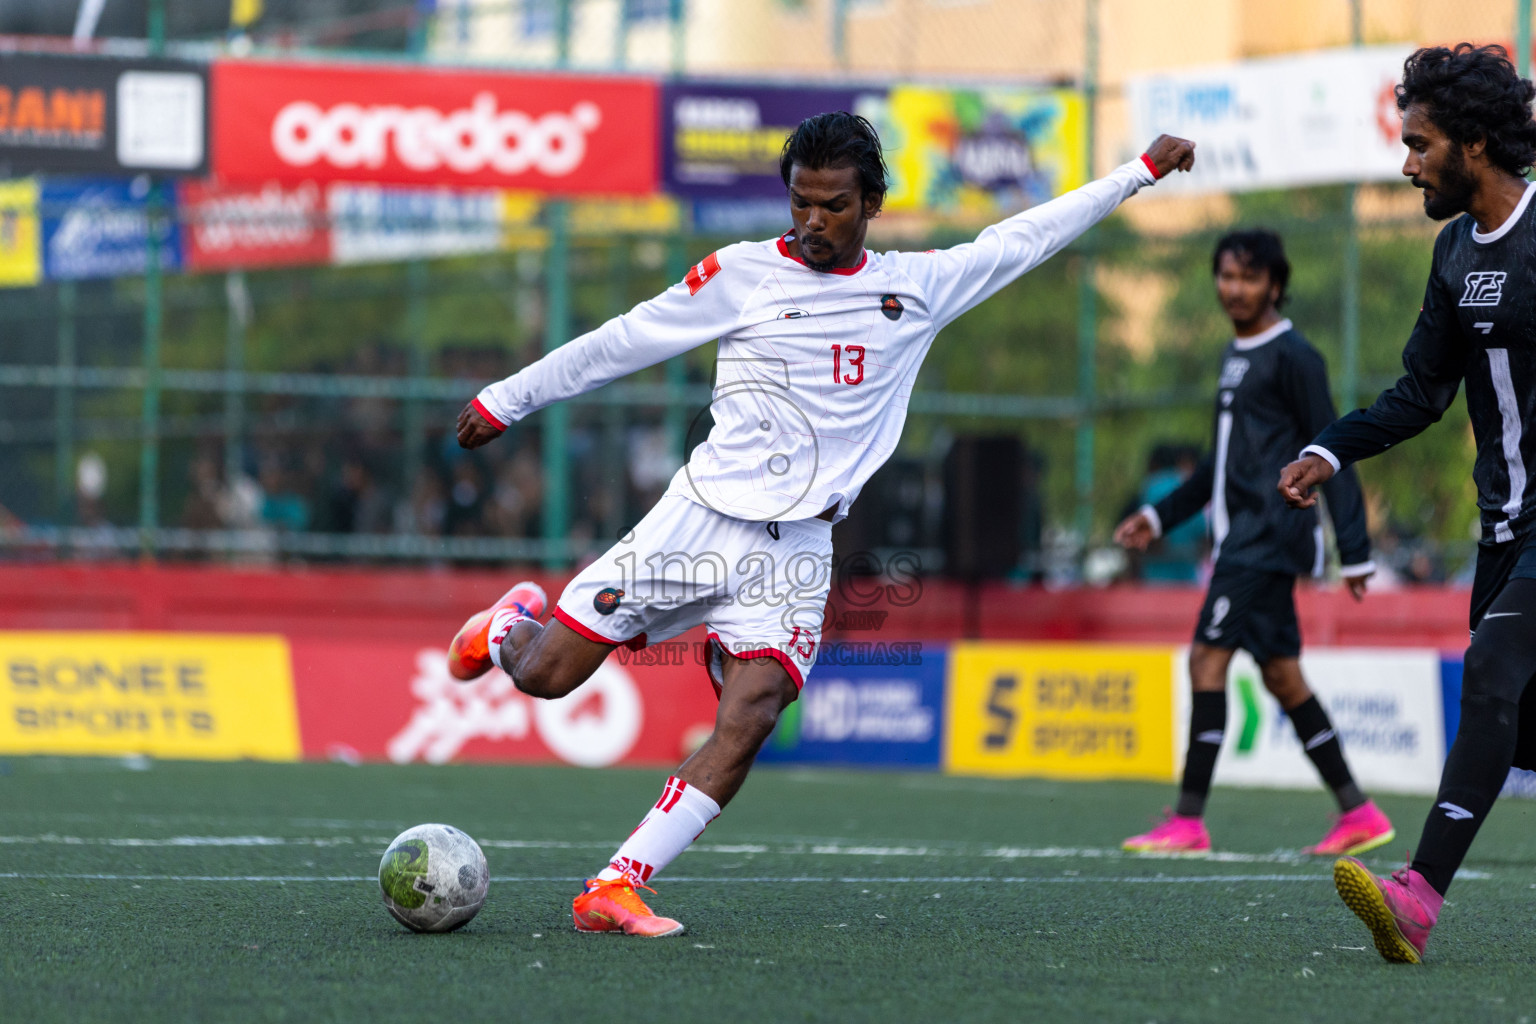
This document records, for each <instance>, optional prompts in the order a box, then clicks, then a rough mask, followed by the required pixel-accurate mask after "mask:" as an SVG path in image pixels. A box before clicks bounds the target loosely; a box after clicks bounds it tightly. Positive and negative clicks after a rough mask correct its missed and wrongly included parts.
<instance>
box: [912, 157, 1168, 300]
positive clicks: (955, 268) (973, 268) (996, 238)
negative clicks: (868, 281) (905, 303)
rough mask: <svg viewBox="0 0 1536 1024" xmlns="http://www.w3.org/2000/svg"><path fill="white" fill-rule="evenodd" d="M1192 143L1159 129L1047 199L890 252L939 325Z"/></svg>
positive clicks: (1055, 248) (1097, 216)
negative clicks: (1105, 169) (1135, 151)
mask: <svg viewBox="0 0 1536 1024" xmlns="http://www.w3.org/2000/svg"><path fill="white" fill-rule="evenodd" d="M1194 161H1195V144H1194V143H1193V142H1190V141H1189V140H1187V139H1177V138H1174V137H1173V136H1170V135H1160V136H1158V137H1157V139H1155V140H1154V141H1153V143H1152V147H1151V148H1150V149H1149V150H1148V151H1147V152H1146V153H1143V154H1142V155H1141V156H1139V157H1137V158H1136V159H1135V160H1132V161H1130V162H1128V163H1125V164H1122V165H1120V166H1119V167H1117V168H1115V169H1114V170H1113V171H1111V172H1110V173H1108V174H1106V175H1105V176H1104V177H1102V178H1099V179H1097V180H1095V181H1090V182H1088V183H1087V184H1086V185H1083V186H1081V187H1079V188H1075V189H1073V190H1072V191H1070V192H1067V193H1066V194H1064V195H1060V196H1057V197H1056V198H1055V199H1052V200H1051V201H1050V202H1048V203H1041V204H1040V205H1039V206H1034V207H1031V208H1030V209H1028V210H1025V211H1024V212H1023V213H1019V214H1015V215H1014V216H1012V217H1009V218H1007V219H1006V220H1002V221H999V222H997V223H996V224H993V225H992V226H991V227H989V228H987V229H986V230H984V231H983V232H982V233H981V234H980V235H978V236H976V240H975V241H974V242H966V243H965V244H963V245H957V246H954V247H952V248H949V249H941V250H938V251H936V252H927V253H902V254H898V258H899V259H900V260H901V261H902V267H903V269H904V270H905V271H906V273H907V274H908V275H909V276H910V277H911V278H912V280H913V281H914V282H915V283H916V284H917V285H918V286H919V287H920V288H921V289H922V291H923V293H924V296H925V297H926V299H927V300H928V308H929V309H930V310H931V311H932V313H933V318H934V321H935V323H936V325H937V326H938V327H940V328H942V327H944V326H945V325H946V324H948V323H950V322H952V321H953V320H955V319H956V318H957V317H959V316H960V315H961V314H963V313H965V312H966V311H967V310H969V309H972V308H974V307H975V306H976V305H978V304H979V303H981V302H983V301H985V300H986V299H988V298H989V297H991V296H992V295H995V294H997V292H998V290H999V289H1001V288H1003V287H1004V286H1006V285H1008V284H1010V283H1012V282H1013V281H1015V280H1017V279H1018V278H1019V276H1020V275H1022V274H1025V273H1027V272H1029V271H1030V270H1032V269H1033V268H1035V267H1037V266H1039V265H1040V264H1041V263H1044V262H1045V261H1046V260H1048V259H1050V258H1051V257H1052V256H1054V255H1055V254H1056V253H1058V252H1060V251H1061V250H1062V249H1063V248H1065V247H1066V246H1067V245H1069V244H1070V243H1071V242H1072V241H1073V240H1075V239H1076V238H1077V237H1078V236H1080V235H1081V234H1082V233H1083V232H1085V231H1087V230H1088V229H1089V228H1091V227H1093V226H1094V225H1095V224H1097V223H1098V222H1099V221H1101V220H1103V219H1104V218H1105V217H1108V216H1109V215H1110V214H1111V213H1113V212H1115V209H1116V208H1117V207H1118V206H1119V205H1120V204H1121V203H1123V202H1125V200H1127V199H1129V198H1130V197H1131V196H1133V195H1135V194H1136V193H1137V191H1139V190H1140V189H1142V188H1144V187H1146V186H1148V185H1151V184H1153V183H1155V182H1156V181H1157V180H1158V179H1159V178H1161V177H1163V176H1164V175H1166V174H1171V173H1172V172H1173V171H1175V170H1188V169H1190V168H1191V167H1193V166H1194Z"/></svg>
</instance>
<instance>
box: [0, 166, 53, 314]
mask: <svg viewBox="0 0 1536 1024" xmlns="http://www.w3.org/2000/svg"><path fill="white" fill-rule="evenodd" d="M40 246H41V243H40V242H39V240H38V221H37V179H36V178H21V179H18V180H16V181H0V288H26V287H30V286H31V285H34V284H37V282H38V281H40V280H41V279H42V276H43V262H42V249H41V247H40Z"/></svg>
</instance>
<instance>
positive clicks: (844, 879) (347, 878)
mask: <svg viewBox="0 0 1536 1024" xmlns="http://www.w3.org/2000/svg"><path fill="white" fill-rule="evenodd" d="M0 879H19V880H28V881H31V880H36V881H90V882H277V883H288V882H347V883H355V882H376V881H378V879H377V878H376V877H374V876H373V875H116V874H94V873H59V874H52V873H50V874H34V873H28V872H21V871H7V872H0ZM1331 880H1332V876H1331V875H1189V876H1187V877H1182V878H1181V877H1178V876H1173V875H1146V876H1137V875H1127V876H1120V877H1100V876H1092V875H1086V876H1085V875H1071V876H1060V875H1054V876H1044V877H1041V876H1035V877H1023V876H1002V877H993V876H990V875H898V876H890V877H871V878H859V877H849V876H840V875H790V876H781V875H753V876H745V877H740V878H735V877H724V878H721V877H710V876H704V875H679V876H677V877H675V878H674V877H668V878H666V879H664V881H665V882H667V883H672V882H682V883H706V884H707V883H734V882H756V883H764V884H768V883H772V884H805V883H841V884H846V885H907V884H920V885H962V884H963V885H973V884H993V885H997V884H1001V885H1062V884H1085V883H1093V882H1100V883H1125V884H1130V885H1202V884H1213V883H1214V884H1223V883H1232V882H1327V881H1331ZM491 881H493V882H498V883H506V884H512V883H517V882H567V883H570V884H572V885H579V884H580V879H579V878H578V877H577V876H575V875H495V876H493V877H492V878H491Z"/></svg>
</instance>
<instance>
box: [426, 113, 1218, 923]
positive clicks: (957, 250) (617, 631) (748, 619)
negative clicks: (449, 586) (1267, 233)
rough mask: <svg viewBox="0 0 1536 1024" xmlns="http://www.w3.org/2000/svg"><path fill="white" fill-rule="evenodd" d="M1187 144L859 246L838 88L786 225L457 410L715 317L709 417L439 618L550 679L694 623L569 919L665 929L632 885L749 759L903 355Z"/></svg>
mask: <svg viewBox="0 0 1536 1024" xmlns="http://www.w3.org/2000/svg"><path fill="white" fill-rule="evenodd" d="M1193 164H1194V145H1193V143H1190V142H1187V141H1185V140H1183V139H1176V138H1172V137H1170V136H1159V137H1158V139H1157V140H1156V141H1155V142H1153V144H1152V146H1151V148H1149V149H1148V150H1147V152H1146V153H1145V154H1144V155H1142V156H1141V157H1139V158H1137V159H1136V160H1133V161H1131V162H1130V163H1127V164H1125V165H1124V166H1121V167H1119V168H1117V169H1115V170H1114V171H1113V172H1111V173H1110V174H1109V175H1107V176H1106V177H1104V178H1101V179H1099V180H1097V181H1093V182H1090V183H1089V184H1087V185H1084V186H1083V187H1082V188H1079V189H1075V190H1073V191H1071V192H1068V193H1067V194H1065V195H1063V196H1061V197H1059V198H1057V199H1053V200H1051V201H1050V202H1048V203H1044V204H1042V205H1040V206H1037V207H1034V208H1033V209H1030V210H1027V211H1025V212H1024V213H1021V214H1018V215H1017V216H1014V217H1010V218H1008V219H1006V220H1004V221H1001V222H999V223H997V224H994V225H993V226H991V227H989V228H987V229H986V230H985V231H983V232H982V233H981V235H980V236H979V237H978V238H977V239H976V241H974V242H969V243H966V244H964V245H958V246H955V247H954V248H952V249H943V250H937V251H929V252H886V253H872V252H868V251H867V250H865V248H864V236H865V232H866V230H867V229H868V227H869V222H870V220H872V219H873V218H875V217H877V216H879V214H880V207H881V204H882V203H883V201H884V198H885V191H886V178H887V175H886V168H885V163H884V159H883V158H882V156H881V151H880V140H879V137H878V136H877V135H876V133H875V130H874V128H873V127H872V126H871V125H870V124H869V122H868V121H866V120H864V119H863V118H861V117H857V116H855V115H852V114H848V113H845V112H836V113H827V114H818V115H816V116H815V117H811V118H807V119H806V120H805V121H804V122H802V123H801V124H800V126H799V127H797V128H796V129H795V130H794V131H793V132H792V133H791V134H790V136H789V138H788V139H787V140H786V141H785V144H784V151H783V155H782V158H781V161H780V168H781V171H782V173H783V176H784V183H785V185H786V187H787V188H788V191H789V202H790V215H791V219H792V221H793V224H794V227H793V228H792V229H791V230H790V231H788V232H787V233H785V234H784V235H782V236H780V237H778V238H775V239H772V240H769V241H765V242H740V243H738V244H736V245H731V246H727V247H726V248H724V249H721V250H719V251H718V252H715V253H712V254H711V255H709V256H707V257H705V258H704V259H703V260H702V261H701V262H699V263H698V264H697V265H696V266H694V267H693V269H691V270H690V271H689V272H688V275H687V276H686V277H685V278H684V279H683V281H682V282H680V283H678V284H676V285H673V286H672V287H671V288H669V289H667V291H665V292H663V293H662V294H661V295H658V296H657V297H656V298H654V299H651V300H649V301H647V302H642V303H641V304H640V305H638V306H636V307H635V308H634V309H632V310H630V311H629V312H628V313H626V314H624V315H622V316H619V317H615V318H614V319H612V320H609V321H608V322H607V323H605V324H603V325H602V326H601V327H598V328H597V329H596V330H594V331H591V332H590V333H587V334H584V335H582V336H581V337H579V338H576V339H575V340H573V341H571V342H569V343H567V344H566V345H563V346H561V347H560V348H558V349H555V350H554V351H553V352H551V353H549V354H548V355H546V356H544V357H543V358H542V359H540V360H538V361H537V362H535V363H533V364H531V365H530V366H527V367H525V368H524V369H522V370H520V371H519V372H517V373H515V374H513V375H512V376H510V377H508V378H507V379H506V380H504V381H501V382H500V383H498V384H492V385H490V386H489V387H487V388H485V389H484V390H483V391H481V392H480V394H479V395H478V396H477V397H476V398H475V399H474V400H473V401H471V402H470V403H469V405H467V406H466V407H465V408H464V410H463V411H462V412H461V413H460V414H459V420H458V439H459V444H460V445H462V446H463V447H465V448H477V447H479V446H480V445H483V444H486V443H488V442H489V441H492V440H494V439H495V438H496V437H497V436H499V435H500V434H501V432H502V431H503V430H505V429H506V426H507V425H508V424H509V423H511V422H512V421H514V420H520V419H522V418H523V417H525V416H527V415H529V414H530V413H533V412H536V411H537V410H539V409H542V408H544V407H545V406H548V405H550V404H552V403H554V402H558V401H560V400H562V399H566V398H571V397H573V396H575V395H580V394H583V393H584V392H587V391H591V390H593V389H595V388H598V387H601V386H602V385H604V384H607V383H609V382H610V381H613V380H616V379H618V378H620V377H623V376H625V375H626V374H629V373H633V372H635V371H636V370H639V369H642V368H644V367H647V366H651V365H654V364H656V363H659V362H662V361H663V360H666V359H670V358H672V357H673V356H677V355H681V354H682V353H684V352H687V351H688V350H689V349H692V348H696V347H697V346H699V345H702V344H705V343H706V342H709V341H713V340H715V339H719V356H718V360H717V375H716V381H715V387H714V394H713V400H712V403H711V406H710V411H711V413H712V414H713V417H714V426H713V428H712V429H711V430H710V433H709V436H708V438H707V439H706V440H705V441H704V442H703V443H702V444H700V445H699V446H698V447H697V448H695V449H694V450H693V452H692V454H691V455H690V457H689V459H688V462H687V464H686V465H684V466H683V468H682V469H681V470H679V471H678V473H677V475H676V476H675V477H674V478H673V480H672V484H671V487H670V488H669V489H668V490H667V492H666V494H665V495H663V497H662V498H661V500H660V501H659V502H658V503H657V504H656V506H655V507H654V508H653V509H651V511H650V512H649V513H648V514H647V515H646V516H645V518H644V519H642V520H641V521H640V522H639V524H637V525H636V526H635V528H634V529H633V530H632V531H631V532H630V533H628V534H626V535H625V536H624V537H623V538H621V539H620V542H619V543H618V544H617V545H615V546H614V547H613V548H612V549H611V550H610V551H609V552H607V553H606V554H604V555H603V556H602V557H601V558H599V559H598V560H597V561H595V562H593V563H592V565H590V566H588V567H587V568H586V569H584V570H583V571H582V572H581V573H580V574H579V575H577V576H576V578H575V579H573V580H572V581H571V583H570V585H569V586H567V587H566V588H565V592H564V593H562V594H561V595H560V600H559V601H558V602H557V603H556V605H555V608H554V613H553V617H552V618H551V620H550V621H549V623H548V624H547V625H542V626H541V625H540V624H539V622H538V619H539V618H540V617H541V616H542V615H543V612H544V605H545V597H544V594H543V592H542V591H541V590H540V589H539V588H538V587H537V586H535V585H533V584H531V583H520V584H518V585H516V586H514V587H513V588H512V590H510V591H509V592H508V593H507V594H505V595H503V596H502V598H501V599H500V600H499V601H497V602H496V603H495V604H494V605H492V606H491V607H490V608H487V609H486V610H485V611H482V612H480V613H478V614H477V615H475V616H474V617H472V618H471V619H470V620H469V621H468V622H466V623H465V625H464V627H463V628H462V629H461V630H460V631H459V634H458V635H457V636H456V637H454V640H453V644H452V647H451V648H450V652H449V659H448V660H449V670H450V671H451V672H452V673H453V674H454V675H455V676H456V677H458V678H461V679H472V678H475V677H476V676H478V675H480V674H482V673H484V672H486V671H489V669H490V667H491V666H492V664H493V663H494V664H495V665H496V666H498V667H500V668H501V669H503V670H504V671H506V672H507V673H509V674H510V675H511V677H512V680H513V682H514V683H515V684H516V685H517V687H518V689H520V690H522V691H523V692H524V693H527V694H529V695H531V696H534V697H542V698H548V699H553V698H558V697H563V696H565V695H566V694H568V693H570V692H571V691H572V690H574V689H576V687H578V686H580V685H581V684H582V683H583V682H585V681H586V679H587V678H588V677H589V676H591V674H592V673H593V672H594V671H596V670H597V667H598V666H599V665H601V664H602V662H603V659H604V658H606V657H607V656H608V654H609V652H611V651H612V650H613V649H614V648H615V647H616V646H619V645H621V644H623V645H629V646H633V647H640V646H643V645H645V644H647V643H657V642H660V641H664V640H667V639H670V638H672V637H676V636H678V635H680V634H682V633H684V632H686V631H687V630H689V629H691V628H693V627H694V626H697V625H699V624H701V623H702V624H704V625H705V626H706V627H707V629H708V633H709V641H708V644H709V646H708V655H707V662H708V664H707V668H708V672H709V679H710V682H711V683H712V684H713V686H714V688H715V691H716V694H717V696H718V697H719V701H720V705H719V711H718V713H717V715H716V719H715V730H714V732H713V734H711V736H710V738H709V739H708V740H707V741H706V742H705V743H704V745H703V746H701V747H700V748H699V749H698V750H697V751H696V752H695V753H694V754H693V756H691V757H690V758H688V760H687V761H685V762H684V763H683V765H682V767H680V768H679V769H678V770H677V773H676V774H675V775H673V776H672V777H671V778H669V779H668V780H667V783H666V786H665V788H664V790H663V792H662V795H661V799H659V800H658V801H657V802H656V805H655V806H654V807H653V808H651V810H650V812H649V813H647V814H646V816H645V818H644V819H643V820H642V821H641V822H640V824H639V826H638V827H636V829H635V830H634V832H632V833H631V834H630V836H629V838H628V839H626V840H624V842H623V844H622V845H621V846H620V847H619V849H618V851H617V852H616V853H615V854H614V855H613V857H612V858H611V859H610V861H609V863H608V865H607V866H606V867H605V868H603V869H602V870H601V871H599V872H598V873H597V875H596V877H594V878H591V879H589V880H588V881H587V883H586V887H585V889H584V890H583V891H582V893H581V894H579V895H578V896H577V897H576V899H575V902H574V905H573V914H574V917H575V923H576V928H577V930H578V931H623V932H624V933H626V934H630V935H643V936H664V935H679V934H681V933H682V931H683V926H682V925H681V924H679V923H678V922H677V921H674V920H671V919H669V918H665V917H660V916H657V915H656V914H654V913H653V912H652V911H651V909H650V908H649V907H647V906H646V904H645V902H644V901H643V900H642V899H641V898H640V896H639V895H638V894H637V893H636V892H635V889H636V888H637V887H646V886H645V884H646V883H647V882H648V881H650V879H651V878H652V877H653V876H654V874H655V873H656V872H657V871H660V870H661V869H662V868H664V867H665V866H666V865H667V864H668V863H669V862H671V861H672V860H673V859H674V858H675V857H677V855H678V854H680V853H682V852H683V850H685V849H687V848H688V846H689V844H691V843H692V842H693V841H694V840H695V839H696V838H698V836H699V835H700V834H701V833H702V832H703V831H704V829H705V827H706V826H707V825H708V824H709V823H710V822H711V821H712V820H714V818H715V817H716V816H718V815H719V814H720V809H721V808H722V807H724V806H725V805H726V804H727V803H729V802H730V800H731V798H732V797H734V796H735V795H736V791H737V790H738V789H740V788H741V784H742V783H743V782H744V781H745V780H746V777H747V772H748V771H749V770H750V769H751V766H752V761H753V759H754V758H755V757H756V756H757V752H758V749H759V748H760V747H761V746H762V744H763V741H764V740H766V739H767V738H768V734H769V733H770V732H771V731H772V730H773V727H774V723H775V722H777V721H778V717H779V713H780V712H781V711H783V709H784V708H785V707H787V706H788V705H789V704H790V702H792V701H793V700H795V698H796V697H797V696H798V695H799V692H800V687H801V686H802V685H803V684H804V682H805V677H806V674H807V673H809V672H810V670H811V666H812V665H814V664H815V662H816V655H817V648H818V645H819V644H820V642H821V626H822V622H821V620H822V615H823V613H824V610H825V607H826V602H827V597H828V594H829V591H830V587H831V562H832V524H833V523H834V522H836V521H838V520H840V519H843V518H844V517H846V516H847V515H848V509H849V506H851V505H852V504H853V501H854V499H855V498H857V497H858V494H859V490H860V488H862V487H863V486H864V483H865V482H866V481H867V480H868V479H869V477H870V475H871V474H873V473H874V471H875V470H876V469H878V468H879V467H880V466H881V464H883V463H884V462H885V460H886V459H887V458H889V457H890V456H891V454H892V453H893V452H894V451H895V450H896V444H897V441H898V440H899V439H900V436H901V428H902V423H903V421H904V420H905V418H906V411H907V402H908V400H909V398H910V396H911V394H912V386H913V383H914V382H915V380H916V379H917V371H918V368H919V367H920V366H921V365H922V362H923V357H924V356H925V355H926V354H927V352H928V347H929V346H930V345H931V344H932V343H933V339H934V336H935V335H936V334H937V333H938V332H939V330H940V329H941V328H943V327H944V326H945V325H946V324H948V323H950V322H951V321H953V320H954V319H955V318H957V317H959V316H960V315H961V314H962V313H964V312H966V311H967V310H969V309H971V308H972V307H973V306H975V305H977V304H978V303H980V302H981V301H982V300H984V299H986V298H987V297H988V296H990V295H992V294H994V293H996V292H997V291H998V290H999V289H1000V288H1002V287H1003V286H1004V285H1006V284H1008V283H1010V282H1012V281H1013V280H1015V279H1016V278H1018V277H1019V275H1021V274H1023V273H1024V272H1025V271H1027V270H1029V269H1031V268H1032V267H1035V266H1037V265H1038V264H1040V263H1041V262H1043V261H1044V260H1046V259H1048V258H1049V257H1050V256H1052V255H1053V254H1055V253H1056V252H1058V251H1060V250H1061V249H1062V248H1063V247H1064V246H1066V245H1067V244H1068V243H1069V242H1071V241H1072V240H1073V239H1075V238H1077V237H1078V236H1079V235H1081V234H1082V233H1083V232H1084V231H1086V230H1087V229H1088V228H1090V227H1091V226H1093V225H1094V224H1096V223H1098V222H1099V221H1100V220H1102V219H1103V218H1104V217H1106V216H1108V215H1109V214H1110V213H1111V212H1113V211H1114V209H1115V208H1116V207H1117V206H1119V205H1120V203H1121V202H1123V201H1124V200H1126V199H1128V198H1130V197H1131V196H1132V195H1135V194H1136V192H1137V190H1139V189H1140V188H1142V187H1143V186H1146V185H1150V184H1152V183H1153V182H1154V181H1156V180H1157V179H1158V178H1160V177H1162V176H1163V175H1165V174H1168V173H1169V172H1171V171H1173V170H1174V169H1176V168H1177V169H1180V170H1188V169H1189V168H1190V167H1192V166H1193Z"/></svg>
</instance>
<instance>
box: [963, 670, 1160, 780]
mask: <svg viewBox="0 0 1536 1024" xmlns="http://www.w3.org/2000/svg"><path fill="white" fill-rule="evenodd" d="M1173 712H1174V699H1173V651H1172V649H1171V648H1167V647H1121V646H1111V645H1092V646H1090V645H1084V644H1009V643H981V642H968V643H959V644H955V645H953V646H952V647H951V648H950V652H949V706H948V711H947V715H946V718H947V720H948V723H949V724H948V727H947V736H948V739H947V741H946V743H945V752H944V767H945V770H946V771H950V772H959V773H963V774H971V775H1035V776H1047V777H1052V778H1071V779H1082V778H1093V779H1110V778H1115V779H1156V780H1166V779H1171V778H1173V774H1174V759H1173V754H1174V747H1173Z"/></svg>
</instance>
